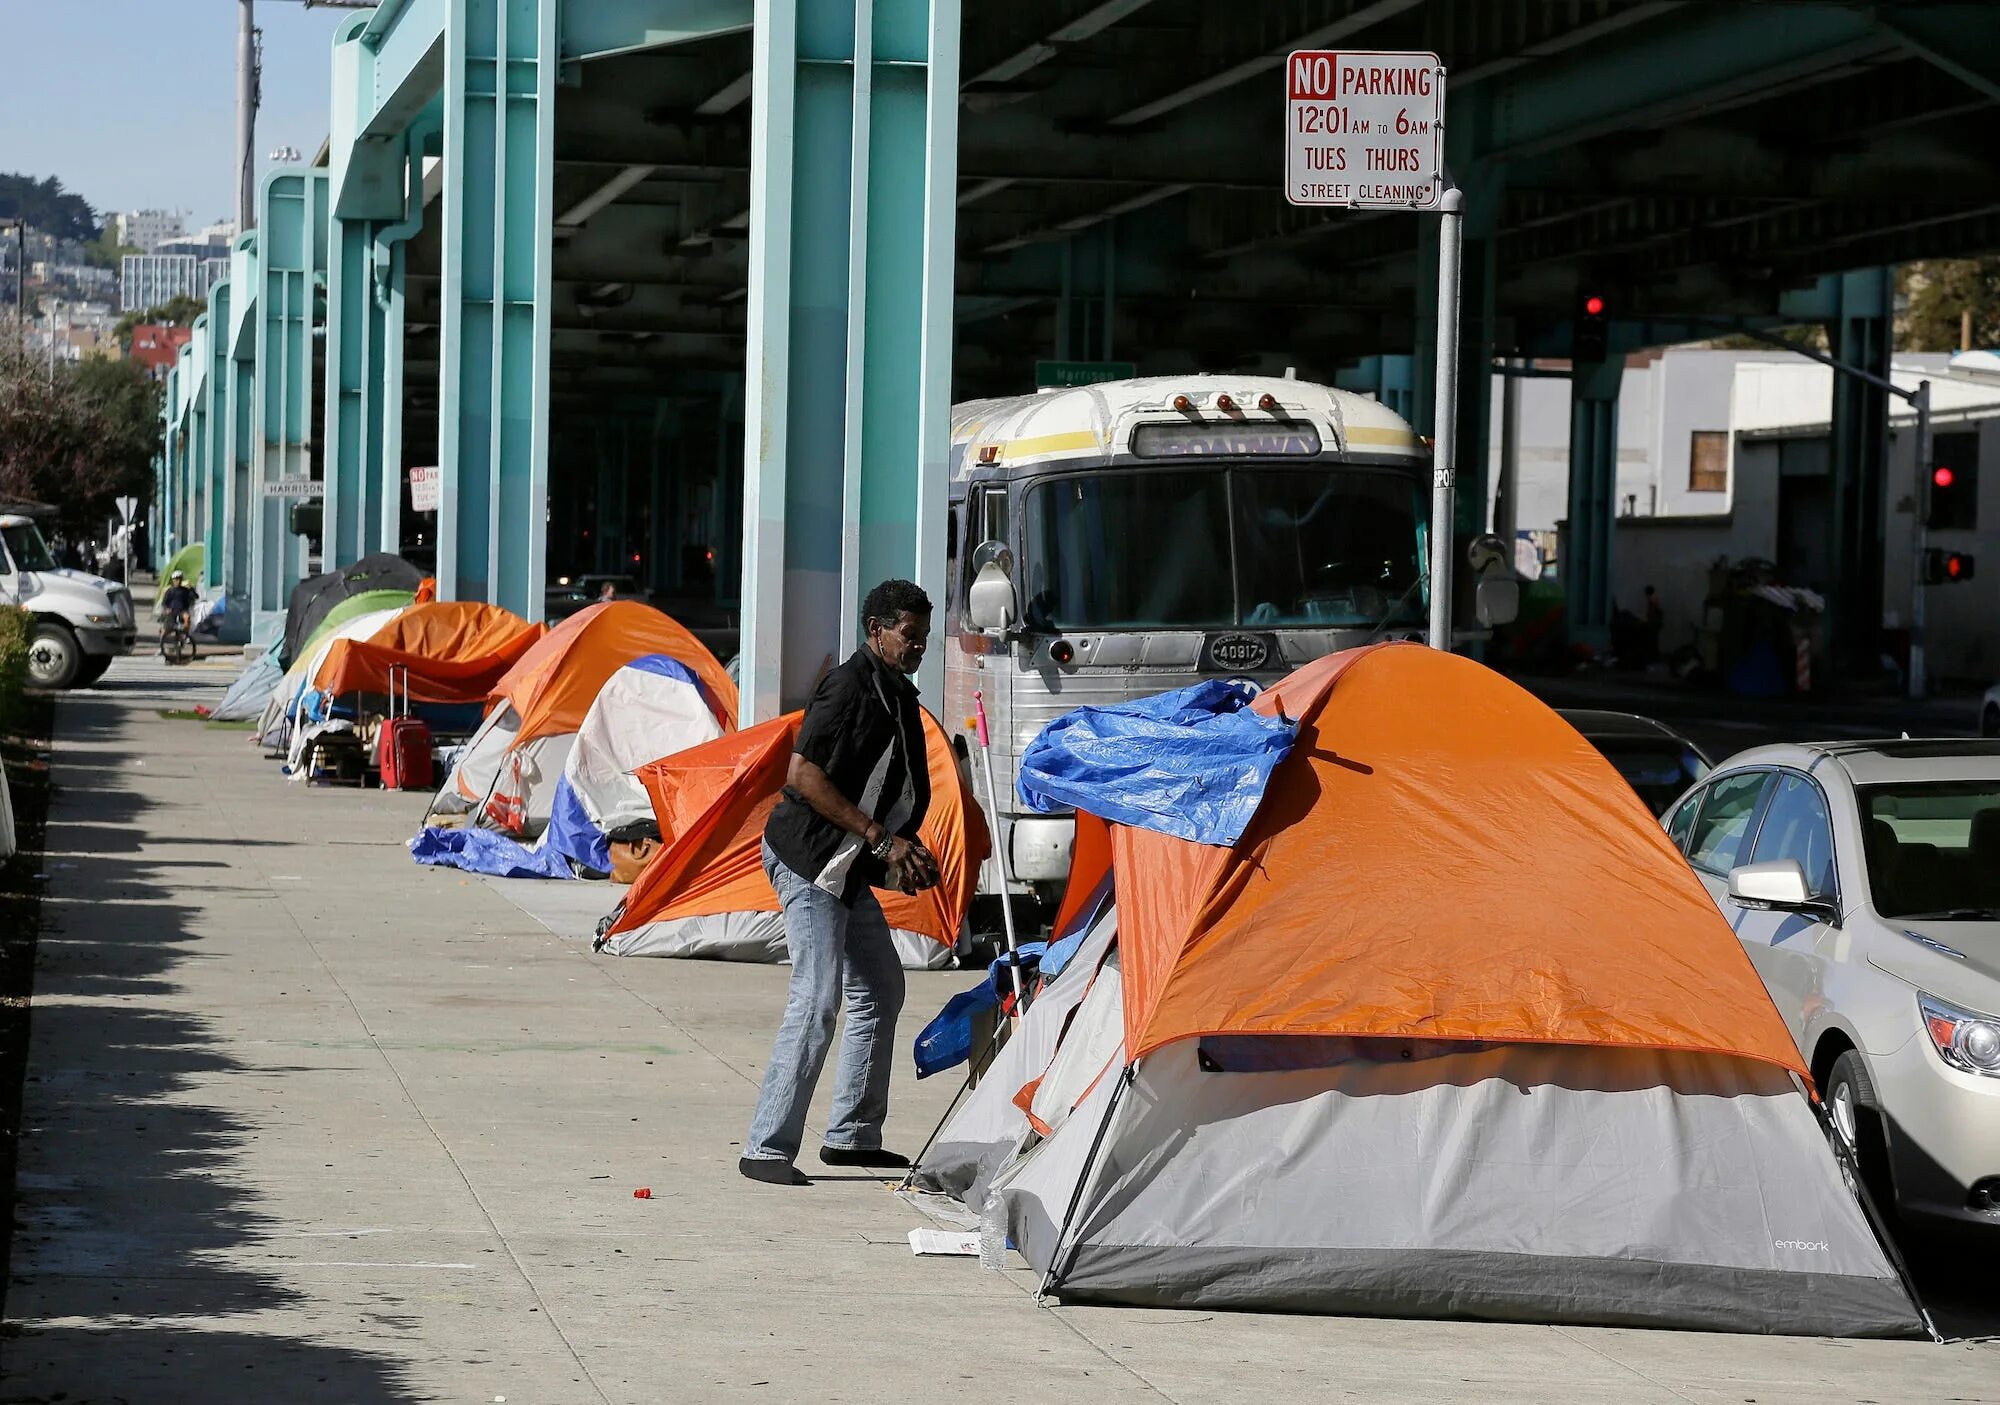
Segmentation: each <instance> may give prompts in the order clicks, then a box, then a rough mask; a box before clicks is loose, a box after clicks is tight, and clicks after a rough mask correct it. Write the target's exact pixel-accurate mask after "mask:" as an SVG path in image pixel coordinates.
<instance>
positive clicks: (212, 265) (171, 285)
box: [118, 254, 229, 312]
mask: <svg viewBox="0 0 2000 1405" xmlns="http://www.w3.org/2000/svg"><path fill="white" fill-rule="evenodd" d="M228 276H229V260H228V259H226V258H203V257H199V256H197V255H194V254H127V255H126V256H125V259H124V265H123V267H122V268H121V269H120V272H119V279H118V306H119V308H120V309H121V310H123V311H125V312H144V311H145V310H146V309H147V308H151V307H158V306H160V305H161V304H162V303H165V302H168V301H170V300H171V299H173V298H175V297H177V296H180V295H182V294H186V295H188V296H191V297H197V298H205V297H207V296H208V291H209V289H211V288H213V287H214V286H215V285H216V284H217V283H218V282H220V281H221V280H222V279H224V278H227V277H228Z"/></svg>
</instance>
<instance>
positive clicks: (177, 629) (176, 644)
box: [160, 614, 195, 664]
mask: <svg viewBox="0 0 2000 1405" xmlns="http://www.w3.org/2000/svg"><path fill="white" fill-rule="evenodd" d="M194 656H195V645H194V633H193V631H192V630H190V629H189V628H188V620H187V616H186V615H184V614H179V615H170V616H168V617H167V618H166V619H164V620H162V621H161V622H160V657H161V658H162V659H164V660H166V661H167V662H168V663H170V664H179V663H193V662H194Z"/></svg>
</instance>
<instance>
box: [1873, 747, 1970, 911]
mask: <svg viewBox="0 0 2000 1405" xmlns="http://www.w3.org/2000/svg"><path fill="white" fill-rule="evenodd" d="M1856 794H1857V798H1858V799H1859V801H1860V803H1861V816H1862V826H1863V836H1864V841H1863V851H1864V852H1865V854H1866V855H1867V862H1868V887H1869V890H1870V892H1871V893H1872V894H1873V896H1874V899H1875V910H1876V911H1877V912H1878V913H1880V914H1881V915H1882V916H1884V917H1906V918H1921V917H1928V918H1933V919H1949V918H1960V919H1963V920H1967V921H1978V920H1983V919H1989V918H2000V780H1984V781H1929V782H1912V783H1908V784H1896V785H1870V786H1860V787H1858V788H1857V791H1856Z"/></svg>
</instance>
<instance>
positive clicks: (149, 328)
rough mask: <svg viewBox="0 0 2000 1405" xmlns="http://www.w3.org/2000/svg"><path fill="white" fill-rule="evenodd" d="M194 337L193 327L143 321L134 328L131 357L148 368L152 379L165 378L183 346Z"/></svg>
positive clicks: (147, 371)
mask: <svg viewBox="0 0 2000 1405" xmlns="http://www.w3.org/2000/svg"><path fill="white" fill-rule="evenodd" d="M193 339H194V329H193V328H192V327H166V326H162V325H160V324H159V323H157V322H141V323H140V324H139V325H138V326H136V327H134V328H133V329H132V350H131V352H130V353H128V354H129V355H130V356H131V359H132V360H134V361H137V362H138V363H139V364H140V365H141V366H144V367H145V368H146V374H147V375H148V376H150V377H151V378H152V379H154V380H156V381H158V380H165V379H166V378H167V372H168V371H170V370H172V369H173V367H174V362H176V361H177V360H179V359H180V354H181V348H182V347H183V346H185V345H186V344H187V343H188V342H190V341H192V340H193Z"/></svg>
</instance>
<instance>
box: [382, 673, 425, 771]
mask: <svg viewBox="0 0 2000 1405" xmlns="http://www.w3.org/2000/svg"><path fill="white" fill-rule="evenodd" d="M398 673H400V674H402V675H403V706H402V711H401V712H398V711H397V709H396V675H397V674H398ZM409 711H410V671H409V670H408V669H407V668H397V669H391V670H390V672H389V716H388V717H387V718H386V719H385V720H384V721H383V723H382V730H381V732H380V734H379V735H378V736H377V738H376V744H375V768H376V769H377V770H378V771H380V772H381V773H382V787H383V789H385V790H431V789H433V788H434V787H435V785H436V782H435V781H434V780H433V779H432V777H431V729H430V726H429V724H428V723H425V722H420V721H418V720H417V719H416V718H414V717H412V716H410V715H409Z"/></svg>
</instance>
